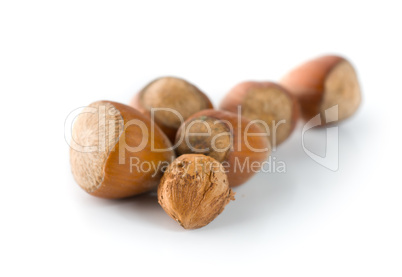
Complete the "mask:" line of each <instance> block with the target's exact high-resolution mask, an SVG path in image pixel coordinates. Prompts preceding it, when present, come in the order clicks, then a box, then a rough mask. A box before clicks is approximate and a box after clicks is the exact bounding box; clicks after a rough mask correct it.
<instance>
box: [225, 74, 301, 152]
mask: <svg viewBox="0 0 402 277" xmlns="http://www.w3.org/2000/svg"><path fill="white" fill-rule="evenodd" d="M257 90H260V91H261V92H263V93H262V94H261V93H260V97H261V96H262V98H263V99H261V100H258V99H248V98H250V96H251V93H252V92H255V91H257ZM269 90H270V91H271V92H275V93H276V95H273V94H272V93H270V94H267V92H268V91H269ZM278 96H280V97H278ZM268 98H269V100H267V99H268ZM264 100H265V101H264ZM252 101H254V102H255V104H253V102H252ZM267 102H269V103H267ZM267 104H269V105H267ZM245 105H248V107H245ZM254 105H255V108H254V107H253V106H254ZM259 105H262V106H263V107H264V109H263V110H264V113H263V114H259V113H260V112H261V111H259V110H258V109H256V108H257V107H258V106H259ZM239 106H240V107H241V108H242V109H241V112H242V115H243V116H244V117H247V118H248V119H250V120H255V119H261V120H264V121H265V122H266V123H267V124H268V126H269V127H270V132H271V133H272V131H273V128H274V127H273V126H272V125H273V122H272V120H275V123H276V124H277V123H278V122H279V121H281V120H283V119H285V120H286V122H285V124H279V125H278V127H277V132H278V133H277V137H276V141H274V140H273V138H271V145H272V146H274V145H279V144H281V143H282V142H283V141H285V140H286V139H287V138H288V137H289V136H290V134H291V133H292V132H293V130H294V128H295V126H296V123H297V120H298V118H299V103H298V101H297V99H296V98H295V97H294V96H293V95H291V94H290V93H289V92H288V91H287V90H286V89H285V88H284V87H282V86H280V85H278V84H276V83H273V82H255V81H247V82H242V83H240V84H238V85H236V86H235V87H233V88H232V89H231V90H230V91H229V92H228V93H227V94H226V96H225V97H224V99H223V100H222V102H221V104H220V106H219V108H220V109H221V110H225V111H229V112H232V113H237V112H238V107H239ZM266 117H269V118H271V119H270V120H267V118H266Z"/></svg>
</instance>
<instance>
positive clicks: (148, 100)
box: [130, 77, 212, 142]
mask: <svg viewBox="0 0 402 277" xmlns="http://www.w3.org/2000/svg"><path fill="white" fill-rule="evenodd" d="M130 105H131V106H132V107H134V108H136V109H138V110H139V111H140V112H142V113H144V114H145V115H147V116H149V117H151V109H156V110H154V120H155V122H156V124H158V126H159V127H160V128H161V129H162V131H164V132H165V134H166V135H167V137H168V138H169V139H170V140H171V142H173V141H174V139H175V136H176V132H177V129H178V128H179V127H180V125H181V124H182V123H183V121H182V119H183V120H186V119H187V118H188V117H189V116H191V115H192V114H194V113H196V112H198V111H201V110H205V109H212V103H211V101H210V100H209V99H208V97H207V96H206V95H205V94H204V93H203V92H201V91H200V90H199V89H198V88H197V87H196V86H194V85H193V84H191V83H189V82H187V81H185V80H183V79H179V78H174V77H162V78H159V79H156V80H154V81H152V82H151V83H149V84H148V85H147V86H145V87H144V88H143V89H142V90H141V91H140V92H139V93H138V94H137V95H135V96H134V98H133V99H132V101H131V103H130ZM158 109H159V110H158ZM176 113H178V114H176ZM180 116H181V117H182V118H180Z"/></svg>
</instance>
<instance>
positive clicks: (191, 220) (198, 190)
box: [158, 154, 235, 229]
mask: <svg viewBox="0 0 402 277" xmlns="http://www.w3.org/2000/svg"><path fill="white" fill-rule="evenodd" d="M234 195H235V193H234V192H232V190H231V189H230V188H229V185H228V180H227V176H226V174H225V173H224V169H223V167H222V165H221V164H220V163H219V162H217V161H216V160H214V159H213V158H211V157H208V156H204V155H198V154H188V155H182V156H180V157H179V158H177V159H176V160H175V161H174V162H173V163H172V164H171V165H170V166H169V168H168V169H167V170H166V172H165V174H164V175H163V178H162V180H161V183H160V185H159V187H158V201H159V204H160V205H161V206H162V208H163V209H164V210H165V212H166V213H167V214H168V215H169V216H170V217H172V218H173V219H174V220H176V221H177V222H178V223H179V224H180V225H181V226H183V227H184V228H185V229H196V228H201V227H203V226H205V225H207V224H209V223H210V222H211V221H212V220H214V219H215V218H216V217H217V216H218V215H219V214H220V213H221V212H222V211H223V209H224V208H225V206H226V205H227V204H228V203H229V202H230V200H234Z"/></svg>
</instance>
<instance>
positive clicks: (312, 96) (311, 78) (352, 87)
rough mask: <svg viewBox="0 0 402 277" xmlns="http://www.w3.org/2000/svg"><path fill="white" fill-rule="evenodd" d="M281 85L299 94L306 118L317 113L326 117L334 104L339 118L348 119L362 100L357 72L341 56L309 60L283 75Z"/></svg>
mask: <svg viewBox="0 0 402 277" xmlns="http://www.w3.org/2000/svg"><path fill="white" fill-rule="evenodd" d="M281 84H282V85H283V86H285V87H286V88H287V89H289V91H290V92H291V93H292V94H293V95H295V96H296V97H297V99H298V100H299V103H300V106H301V112H302V116H303V117H304V119H305V120H310V119H311V118H313V117H315V116H316V115H318V114H321V116H322V117H323V116H324V115H325V111H326V110H327V109H329V108H331V107H333V106H335V105H338V121H340V120H343V119H346V118H348V117H350V116H351V115H353V114H354V113H355V112H356V110H357V108H358V107H359V105H360V101H361V92H360V86H359V81H358V79H357V75H356V71H355V69H354V68H353V66H352V65H351V64H350V62H349V61H347V60H346V59H344V58H342V57H339V56H323V57H319V58H316V59H313V60H311V61H308V62H306V63H304V64H302V65H300V66H299V67H297V68H295V69H294V70H292V71H291V72H290V73H288V74H287V75H286V76H285V77H283V78H282V80H281ZM323 125H324V124H323Z"/></svg>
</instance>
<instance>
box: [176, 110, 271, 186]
mask: <svg viewBox="0 0 402 277" xmlns="http://www.w3.org/2000/svg"><path fill="white" fill-rule="evenodd" d="M175 143H176V144H177V145H178V147H177V149H176V152H177V154H178V155H183V154H190V153H193V154H197V153H198V154H204V155H207V156H210V157H213V158H214V159H216V160H217V161H218V162H220V163H222V164H223V166H224V168H225V170H226V172H227V175H228V180H229V185H230V186H231V187H235V186H239V185H241V184H243V183H244V182H246V181H247V180H248V179H250V178H251V177H252V176H253V175H254V174H255V173H256V172H257V170H256V168H258V169H260V168H261V167H262V166H263V162H265V161H266V160H267V158H268V156H269V154H270V151H271V146H270V143H269V140H268V138H267V136H266V133H265V131H264V130H263V129H262V128H261V127H260V125H259V124H258V123H257V122H252V121H250V120H248V119H246V118H244V117H242V116H238V115H237V114H234V113H230V112H226V111H218V110H204V111H201V112H198V113H196V114H194V115H192V116H191V117H190V118H188V119H187V120H186V121H185V122H184V123H183V125H182V126H180V128H179V130H178V131H177V135H176V142H175Z"/></svg>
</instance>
